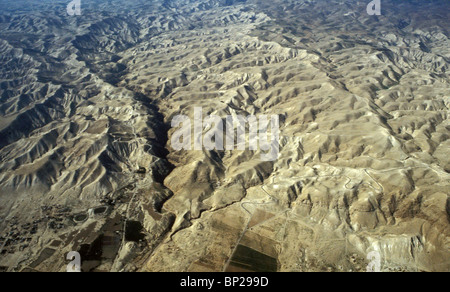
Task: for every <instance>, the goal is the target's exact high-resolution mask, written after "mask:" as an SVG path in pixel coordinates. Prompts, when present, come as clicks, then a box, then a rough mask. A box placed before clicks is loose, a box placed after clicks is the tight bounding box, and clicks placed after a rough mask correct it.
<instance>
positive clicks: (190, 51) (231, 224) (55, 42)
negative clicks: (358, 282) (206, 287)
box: [0, 0, 450, 272]
mask: <svg viewBox="0 0 450 292" xmlns="http://www.w3.org/2000/svg"><path fill="white" fill-rule="evenodd" d="M69 2H70V1H69V0H67V1H60V0H58V1H47V0H43V1H25V0H17V1H10V0H7V1H5V0H0V7H1V9H0V269H1V270H4V271H65V270H66V265H67V263H68V262H67V260H66V254H67V253H68V252H70V251H78V252H79V253H80V254H81V258H82V263H83V264H82V269H83V271H366V267H367V266H368V265H369V264H370V258H368V254H369V253H370V252H376V253H378V254H379V255H380V260H381V270H383V271H447V272H448V271H450V173H449V172H450V158H449V157H450V150H449V149H450V120H449V118H448V115H449V107H450V77H449V73H448V69H449V60H450V41H449V38H448V37H449V28H450V2H449V1H445V0H443V1H392V0H382V1H381V2H382V9H381V15H368V14H367V11H366V7H367V5H368V3H369V2H370V1H368V0H367V1H350V0H348V1H334V0H333V1H322V0H302V1H298V0H297V1H294V0H272V1H267V0H248V1H246V0H240V1H237V0H195V1H194V0H173V1H167V0H166V1H159V0H156V1H143V0H131V1H105V0H96V1H94V0H81V2H80V3H81V15H68V13H67V5H68V4H69ZM196 107H197V108H198V107H201V108H202V110H203V113H204V115H205V116H206V115H210V114H212V115H217V116H219V117H222V118H225V117H226V116H228V115H230V116H237V115H240V116H249V115H255V116H258V115H277V116H278V117H279V122H280V125H279V130H280V133H279V146H280V148H279V155H278V159H276V160H274V161H262V160H261V159H260V157H261V152H262V150H257V151H254V150H250V149H247V150H233V151H230V150H206V149H204V150H202V151H196V150H192V151H188V150H183V151H176V150H174V149H173V147H171V138H172V137H173V135H174V132H175V131H176V129H174V128H173V127H172V126H171V122H172V121H173V119H174V117H176V116H178V115H185V116H188V117H191V118H193V115H194V108H196ZM206 128H207V127H205V128H204V129H203V130H204V132H205V133H206V132H207V129H206Z"/></svg>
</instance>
